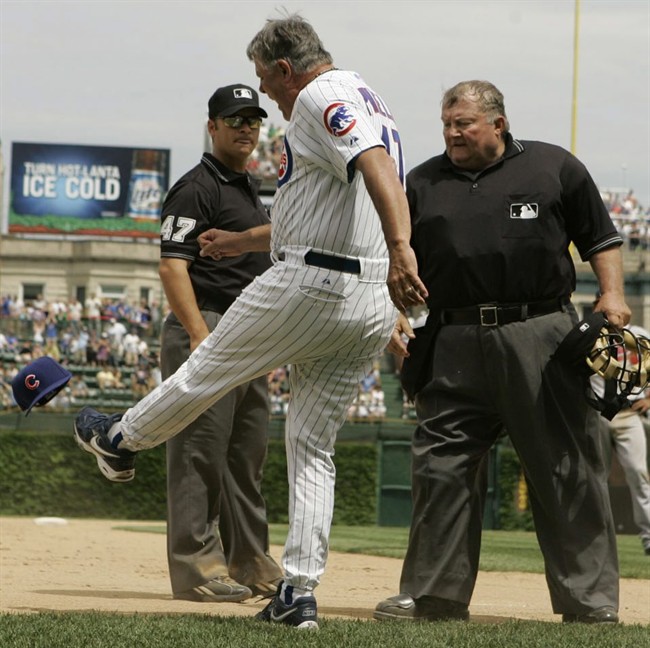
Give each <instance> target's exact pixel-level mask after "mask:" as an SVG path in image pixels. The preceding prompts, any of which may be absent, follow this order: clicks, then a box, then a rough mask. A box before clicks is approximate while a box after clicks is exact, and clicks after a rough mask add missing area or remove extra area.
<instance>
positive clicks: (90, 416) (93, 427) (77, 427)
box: [74, 407, 136, 482]
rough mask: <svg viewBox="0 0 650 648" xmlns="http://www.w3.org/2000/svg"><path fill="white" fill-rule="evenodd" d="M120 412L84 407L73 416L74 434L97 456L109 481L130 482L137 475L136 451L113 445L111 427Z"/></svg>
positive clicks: (82, 444)
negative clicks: (110, 433)
mask: <svg viewBox="0 0 650 648" xmlns="http://www.w3.org/2000/svg"><path fill="white" fill-rule="evenodd" d="M121 418H122V415H121V414H111V415H110V416H109V415H108V414H102V413H101V412H98V411H97V410H94V409H93V408H92V407H84V408H83V409H82V410H81V412H79V414H78V415H77V417H76V418H75V420H74V438H75V440H76V441H77V443H78V445H79V447H80V448H81V449H82V450H85V451H86V452H89V453H90V454H92V455H95V457H96V459H97V465H98V466H99V470H100V471H101V473H102V475H104V477H106V479H108V480H109V481H113V482H128V481H131V480H132V479H133V477H135V456H136V453H135V452H131V451H130V450H118V449H116V448H114V447H113V446H112V445H111V442H110V440H109V438H108V431H109V430H110V429H111V426H112V425H113V424H114V423H117V422H118V421H119V420H120V419H121Z"/></svg>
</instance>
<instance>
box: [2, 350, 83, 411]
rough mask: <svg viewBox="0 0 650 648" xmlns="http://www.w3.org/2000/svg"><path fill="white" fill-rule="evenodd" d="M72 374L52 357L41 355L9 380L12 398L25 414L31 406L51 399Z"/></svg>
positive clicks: (37, 405) (38, 405)
mask: <svg viewBox="0 0 650 648" xmlns="http://www.w3.org/2000/svg"><path fill="white" fill-rule="evenodd" d="M70 378H72V374H71V373H70V372H69V371H68V370H67V369H65V368H64V367H62V366H61V365H60V364H59V363H58V362H57V361H56V360H54V358H50V357H49V356H43V357H42V358H38V359H37V360H34V362H30V363H29V364H28V365H26V366H25V367H23V368H22V369H21V370H20V371H19V372H18V373H17V374H16V375H15V376H14V378H13V380H12V381H11V389H12V391H13V394H14V399H15V401H16V403H18V406H19V407H20V409H21V410H23V411H24V412H25V416H27V415H28V414H29V413H30V411H31V409H32V407H40V406H41V405H45V403H47V402H49V401H51V400H52V399H53V398H54V397H55V396H56V395H57V394H58V393H59V392H60V391H61V390H62V389H63V388H64V387H65V386H66V385H67V384H68V382H69V381H70Z"/></svg>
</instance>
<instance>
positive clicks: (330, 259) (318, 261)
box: [305, 250, 361, 274]
mask: <svg viewBox="0 0 650 648" xmlns="http://www.w3.org/2000/svg"><path fill="white" fill-rule="evenodd" d="M305 263H306V264H307V265H311V266H317V267H318V268H326V269H327V270H338V271H339V272H349V273H351V274H360V273H361V263H360V262H359V259H350V258H348V257H338V256H334V255H332V254H323V253H322V252H314V250H309V252H307V254H305Z"/></svg>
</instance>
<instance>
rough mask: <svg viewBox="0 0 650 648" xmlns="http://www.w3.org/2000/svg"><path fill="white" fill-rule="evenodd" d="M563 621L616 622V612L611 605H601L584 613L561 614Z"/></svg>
mask: <svg viewBox="0 0 650 648" xmlns="http://www.w3.org/2000/svg"><path fill="white" fill-rule="evenodd" d="M562 621H563V623H618V614H617V613H616V610H615V609H614V608H613V607H612V606H611V605H603V607H599V608H596V609H595V610H592V611H591V612H585V613H584V614H563V615H562Z"/></svg>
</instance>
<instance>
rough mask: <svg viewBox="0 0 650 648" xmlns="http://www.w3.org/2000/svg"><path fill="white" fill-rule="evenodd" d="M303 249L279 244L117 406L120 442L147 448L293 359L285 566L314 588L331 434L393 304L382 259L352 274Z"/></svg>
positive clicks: (331, 477)
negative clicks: (211, 319)
mask: <svg viewBox="0 0 650 648" xmlns="http://www.w3.org/2000/svg"><path fill="white" fill-rule="evenodd" d="M305 252H306V249H304V248H294V249H290V250H285V252H284V254H285V260H284V261H281V262H278V263H276V264H275V265H274V266H273V267H272V268H271V269H269V270H268V271H267V272H265V273H264V274H262V275H261V276H259V277H257V278H256V279H255V280H254V281H253V283H251V284H250V285H249V286H248V287H247V288H246V289H245V290H244V291H243V292H242V294H241V295H240V297H239V298H238V299H237V301H235V303H234V304H233V305H232V306H231V307H230V308H229V309H228V311H227V312H226V314H225V315H224V316H223V318H222V319H221V321H220V322H219V325H218V326H217V328H215V329H214V331H213V332H212V333H211V334H210V335H209V337H207V338H206V339H205V340H204V341H203V343H202V344H201V345H200V346H199V347H198V348H197V349H196V351H194V353H193V354H192V355H191V356H190V357H189V358H188V360H187V362H185V363H184V364H183V365H182V366H181V367H180V368H179V369H178V371H177V372H176V373H175V374H174V375H173V376H171V377H170V378H169V379H167V380H166V381H164V382H163V383H162V385H160V386H159V387H158V388H157V389H155V390H154V391H153V392H151V393H150V394H149V395H148V396H147V397H146V398H144V399H143V400H141V401H140V402H139V403H138V404H137V405H135V406H134V407H132V408H131V409H129V410H128V411H127V412H126V413H125V415H124V417H123V418H122V421H121V423H120V431H121V432H122V434H123V438H124V442H123V443H124V446H125V447H127V448H129V449H131V450H144V449H147V448H151V447H153V446H156V445H158V444H160V443H163V442H165V441H166V440H167V439H169V438H170V437H172V436H174V435H175V434H177V433H178V432H180V431H181V430H182V429H183V428H185V427H186V426H187V424H188V423H189V422H190V421H192V420H194V418H196V417H197V416H198V415H199V414H200V413H201V412H203V411H204V410H205V409H206V408H208V407H209V406H210V405H211V404H212V403H214V402H215V401H216V400H218V399H219V398H221V397H222V396H223V395H224V394H226V393H227V392H228V391H230V390H231V389H232V388H233V387H235V386H237V385H239V384H241V383H243V382H246V381H249V380H251V379H252V378H255V377H256V376H260V375H263V374H266V373H268V372H269V371H271V370H272V369H274V368H276V367H278V366H281V365H285V364H291V365H292V366H291V372H290V385H291V401H290V404H289V411H288V414H287V423H286V433H285V439H286V451H287V466H288V479H289V534H288V537H287V542H286V545H285V550H284V556H283V567H284V570H285V580H286V581H287V582H288V583H289V584H291V585H294V586H296V587H301V588H305V589H313V588H314V587H315V586H316V585H317V584H318V582H319V579H320V576H321V575H322V573H323V571H324V568H325V562H326V560H327V550H328V537H329V531H330V525H331V520H332V510H333V505H334V481H335V468H334V463H333V461H332V456H333V454H334V442H335V439H336V434H337V432H338V430H339V429H340V427H341V425H342V424H343V422H344V421H345V417H346V414H347V410H348V407H349V406H350V404H351V403H352V401H353V399H354V396H355V393H356V389H357V385H358V383H359V381H360V380H361V379H362V378H363V377H364V376H365V375H366V374H367V372H368V371H369V369H370V367H371V363H372V360H373V358H374V357H376V356H377V354H379V353H380V352H381V351H382V350H383V349H384V348H385V346H386V344H387V343H388V340H389V339H390V334H391V332H392V329H393V325H394V322H395V317H396V311H395V309H394V307H393V306H392V303H391V301H390V298H389V295H388V289H387V287H386V275H387V269H388V262H387V260H372V259H360V261H361V273H360V274H359V275H356V274H348V273H341V272H336V271H330V270H325V269H322V268H316V267H313V266H306V265H304V261H303V255H304V253H305Z"/></svg>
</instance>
